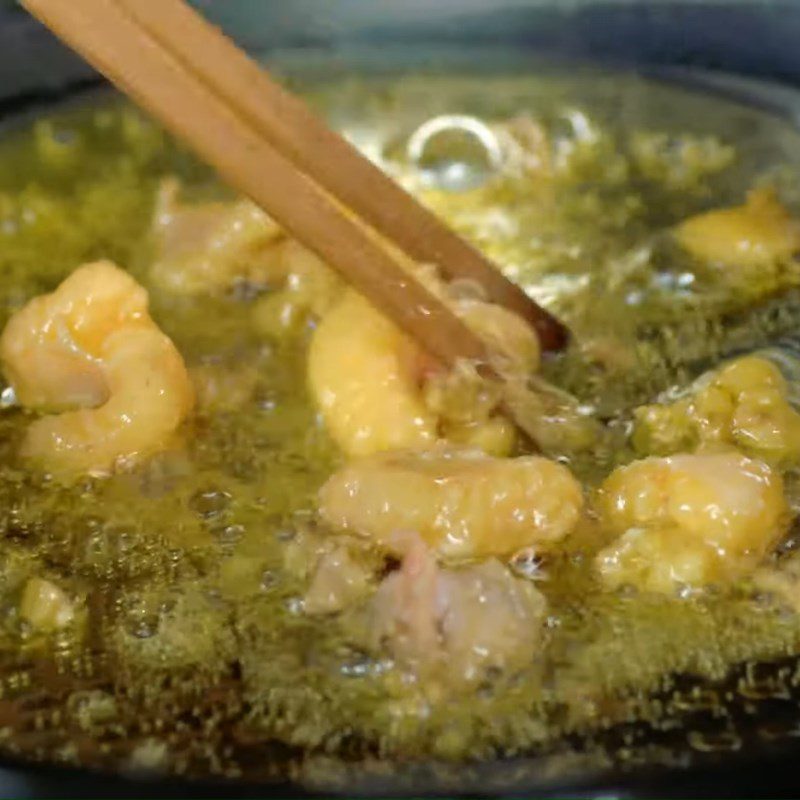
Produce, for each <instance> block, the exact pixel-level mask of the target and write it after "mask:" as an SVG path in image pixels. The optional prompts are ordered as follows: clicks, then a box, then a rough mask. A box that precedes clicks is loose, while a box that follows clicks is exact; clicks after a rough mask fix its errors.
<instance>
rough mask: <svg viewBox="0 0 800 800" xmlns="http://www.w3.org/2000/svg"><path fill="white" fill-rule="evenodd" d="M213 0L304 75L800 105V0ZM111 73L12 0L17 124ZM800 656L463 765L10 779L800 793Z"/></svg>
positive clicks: (28, 787)
mask: <svg viewBox="0 0 800 800" xmlns="http://www.w3.org/2000/svg"><path fill="white" fill-rule="evenodd" d="M67 1H68V0H65V2H67ZM197 5H198V6H199V7H200V8H201V9H202V11H203V13H205V14H206V15H208V16H209V17H210V18H212V19H213V20H215V21H216V22H218V23H219V24H220V25H222V26H223V28H225V29H226V30H227V31H228V32H229V33H230V34H231V35H232V36H233V37H234V38H236V39H237V41H238V42H240V43H241V44H242V45H243V46H245V47H246V48H248V49H249V50H251V51H252V52H253V53H254V54H257V55H258V56H259V57H265V58H267V59H269V60H272V61H274V62H275V63H277V64H284V65H288V66H287V67H286V69H287V71H288V73H289V74H291V72H292V65H293V64H294V65H297V64H303V65H305V66H306V67H307V66H308V65H317V68H318V69H323V70H326V71H328V72H331V71H333V72H335V71H336V70H338V69H342V70H344V69H347V70H353V69H355V70H361V71H364V72H367V73H369V74H374V73H376V72H386V73H393V72H398V71H403V70H414V69H420V68H430V67H448V68H451V67H454V68H466V67H469V68H470V69H475V70H482V69H486V70H492V69H508V67H509V66H515V67H516V68H519V67H521V66H524V67H525V68H528V69H531V68H533V65H535V64H536V63H539V62H544V61H547V62H553V61H555V62H560V63H569V62H576V61H577V62H583V63H585V64H589V65H591V64H598V65H604V66H609V65H611V66H615V67H623V68H628V69H632V70H635V71H638V72H641V73H644V74H647V75H649V76H652V77H654V78H657V79H662V80H669V81H678V82H681V83H689V84H694V85H696V86H697V87H698V88H699V89H703V90H705V91H714V92H717V93H722V94H727V95H730V96H733V97H735V98H737V99H739V100H741V101H742V102H746V103H751V104H755V105H758V106H760V107H762V108H764V109H767V110H768V111H770V112H772V113H776V114H780V115H782V116H784V117H786V118H787V119H789V120H791V121H793V122H794V121H795V120H800V47H798V44H797V43H798V41H800V2H797V0H783V2H781V1H780V0H752V2H748V1H747V0H684V1H683V2H679V1H678V0H667V1H666V2H661V1H660V0H630V1H629V2H624V1H623V0H618V1H617V2H610V1H609V0H598V1H597V2H592V0H549V1H548V0H538V1H537V0H437V2H432V0H333V2H332V0H198V2H197ZM101 85H102V81H101V79H100V78H99V77H98V76H97V75H96V74H95V73H93V72H92V70H91V69H90V68H88V67H87V66H86V65H84V64H83V63H82V62H81V61H80V60H79V59H77V58H76V57H74V56H73V55H72V54H70V53H69V52H68V51H67V50H66V49H65V48H64V47H62V46H61V45H60V44H59V43H58V42H57V41H55V40H54V39H53V38H52V37H51V36H50V35H49V34H48V33H47V32H46V31H45V30H43V29H42V28H41V27H40V26H39V25H38V24H37V23H35V22H33V21H32V20H31V19H29V18H28V17H27V15H26V14H25V13H24V12H23V11H22V10H21V9H20V8H19V7H18V6H17V5H16V4H15V3H13V2H9V1H8V0H0V127H2V126H4V125H5V124H8V123H12V122H13V121H14V120H15V119H17V118H18V117H19V115H20V114H27V113H31V112H33V111H36V110H38V109H41V108H46V107H47V106H48V104H52V103H56V102H60V101H61V100H63V99H64V98H68V97H70V96H72V95H74V94H76V93H80V92H83V91H85V90H87V89H91V88H95V87H98V86H101ZM795 90H797V91H795ZM0 188H2V187H0ZM796 662H797V660H796V659H786V660H784V661H782V662H780V663H775V664H769V665H761V666H759V667H758V668H757V670H756V672H757V674H755V675H754V674H753V671H754V667H753V666H752V665H750V666H742V667H741V668H740V669H738V670H734V671H733V672H732V674H731V675H730V676H729V677H728V678H726V680H725V682H724V683H722V684H720V685H716V686H714V687H712V689H713V691H715V692H717V693H718V696H719V697H721V698H723V700H724V702H723V704H722V705H723V706H724V714H723V716H722V717H720V716H719V714H718V713H717V712H715V713H714V714H712V713H710V712H709V710H708V708H705V707H704V706H703V704H702V703H701V702H696V703H694V705H693V704H692V703H691V702H686V703H684V706H683V710H682V711H681V713H679V714H678V713H676V715H675V724H674V725H672V726H664V729H655V728H647V727H645V726H643V725H641V724H638V725H634V724H630V725H620V726H616V727H615V728H614V729H611V730H609V731H606V732H603V733H601V734H598V735H596V736H594V737H592V738H591V739H587V740H584V741H580V742H577V741H576V742H571V743H570V744H571V752H572V755H570V756H566V755H565V754H559V753H555V754H549V755H547V756H541V755H538V756H537V755H536V754H522V755H520V756H518V757H516V758H514V759H505V760H496V761H492V762H486V763H480V764H467V765H457V766H454V765H446V764H436V763H414V764H389V765H387V764H380V765H365V764H349V765H348V764H344V763H335V762H329V761H309V762H303V763H302V767H301V768H300V769H299V770H298V769H295V770H294V771H291V772H290V771H289V769H288V767H289V765H290V764H294V765H295V767H296V766H297V763H298V762H297V760H296V754H292V753H287V752H285V751H283V750H281V749H280V748H277V747H276V748H265V749H264V751H263V752H262V753H261V754H260V757H262V758H264V759H275V761H276V763H283V761H285V763H286V765H287V771H286V778H285V780H279V781H277V782H273V783H262V784H258V785H255V784H246V783H237V782H233V783H215V782H207V781H197V780H193V781H191V782H188V781H181V780H176V779H169V780H164V779H160V778H156V777H147V776H142V775H139V776H136V777H133V776H121V775H111V774H104V773H100V772H91V771H89V770H85V771H84V770H77V769H67V768H61V767H58V766H55V765H52V764H42V763H37V764H32V763H20V762H14V761H13V760H11V759H9V758H5V759H4V760H3V761H2V766H0V796H3V797H77V796H83V797H101V796H102V797H109V796H118V797H134V796H135V797H140V796H142V795H144V794H149V795H153V796H159V797H184V796H185V797H216V796H229V797H264V796H275V797H300V796H309V795H313V794H318V793H324V794H326V795H328V796H330V795H331V794H342V795H348V796H353V795H361V794H364V795H373V796H382V797H386V796H392V795H402V796H417V797H419V796H423V795H424V796H448V797H455V796H470V797H489V796H491V797H513V796H559V797H608V798H611V797H620V798H627V797H632V798H633V797H667V796H672V797H690V796H719V797H726V796H751V797H757V796H765V797H766V796H770V797H778V796H786V797H791V796H796V795H797V794H798V791H799V790H800V778H798V771H797V763H798V761H800V692H797V691H796V690H795V689H794V688H793V686H792V681H791V680H790V677H791V676H793V675H794V674H795V670H796V669H797V667H798V663H796ZM798 674H800V673H798ZM676 687H677V688H676V689H675V690H674V691H673V693H672V695H671V699H672V700H674V699H675V697H681V696H682V697H685V698H691V697H695V695H694V694H692V691H691V688H692V687H691V682H690V681H689V682H688V683H687V684H686V686H685V687H683V688H682V684H681V682H680V680H679V681H678V683H677V684H676ZM742 687H747V691H744V690H743V688H742ZM684 689H685V691H684ZM721 720H722V722H721ZM698 742H702V743H704V746H698ZM575 752H577V753H578V755H577V756H576V755H574V753H575ZM1 753H2V749H0V754H1ZM0 758H2V755H0ZM290 775H291V776H292V777H291V778H290V777H289V776H290Z"/></svg>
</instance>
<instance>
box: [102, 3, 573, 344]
mask: <svg viewBox="0 0 800 800" xmlns="http://www.w3.org/2000/svg"><path fill="white" fill-rule="evenodd" d="M116 2H117V3H118V4H119V5H120V6H123V7H124V8H125V9H126V11H127V12H128V13H129V14H130V15H131V17H132V18H134V19H135V20H137V22H139V23H140V24H141V26H142V27H143V28H145V29H146V30H147V31H148V32H149V33H150V34H151V35H152V36H154V37H155V38H157V39H158V40H159V41H161V42H162V43H163V44H165V45H167V46H168V47H169V49H170V50H171V51H172V52H173V53H174V54H175V55H176V56H178V57H179V58H181V59H182V60H183V62H184V64H185V65H186V66H187V68H188V69H191V70H194V71H195V72H196V73H197V74H198V76H199V77H201V78H202V81H203V82H204V83H205V84H206V85H207V86H208V87H209V88H211V89H213V90H214V91H216V92H217V93H218V94H219V95H220V96H222V97H224V98H225V99H226V100H227V101H228V102H229V103H230V104H231V105H232V106H233V107H234V108H236V110H237V111H238V112H239V113H240V114H241V115H242V116H243V117H244V118H245V119H247V120H248V121H249V122H250V123H251V125H252V126H253V127H254V129H255V130H257V131H258V132H259V133H261V134H262V135H263V136H264V137H265V138H266V139H267V140H268V141H270V142H271V143H272V144H273V146H275V147H276V149H278V150H279V151H280V152H281V153H283V154H284V155H285V156H286V157H287V158H289V159H290V160H292V161H293V162H294V163H295V164H296V165H297V166H298V167H300V169H302V170H303V171H304V172H305V173H307V174H308V175H313V176H314V180H315V181H317V183H319V185H320V186H322V187H323V188H325V189H327V190H328V191H329V192H330V193H331V194H333V195H334V196H335V197H337V198H338V199H339V200H341V201H342V202H343V203H344V204H345V205H346V206H348V207H349V208H351V209H352V210H353V211H355V212H357V213H358V214H359V215H360V216H361V217H362V218H363V219H364V220H365V221H366V222H368V223H369V224H370V225H372V226H373V227H374V228H375V229H376V230H377V231H378V232H380V233H381V234H383V235H384V236H386V238H387V239H389V240H391V241H392V242H393V243H394V244H396V245H397V246H398V247H400V248H401V249H402V250H404V251H405V252H406V253H407V254H408V255H409V256H410V257H411V258H412V259H414V260H416V261H422V262H427V263H432V264H436V266H437V267H439V268H440V269H441V271H442V272H443V274H444V275H445V276H446V277H448V278H450V279H453V278H469V279H471V280H473V281H476V282H477V283H479V284H480V285H481V286H482V287H483V290H484V291H485V293H486V296H487V298H488V299H489V300H491V301H492V302H495V303H498V304H500V305H503V306H506V307H507V308H509V309H511V310H512V311H515V312H516V313H517V314H519V315H520V316H521V317H522V318H523V319H525V320H527V321H528V322H529V323H530V324H531V325H533V326H534V328H535V329H536V331H537V334H538V336H539V340H540V342H541V345H542V347H543V349H545V350H551V349H558V348H560V347H562V346H563V345H564V343H565V342H566V339H567V332H566V329H565V328H564V327H563V326H562V325H561V323H559V322H558V321H557V320H556V319H555V318H554V317H552V316H551V315H550V314H549V313H548V312H546V311H545V310H544V309H542V308H540V307H539V306H538V305H537V304H536V303H534V301H533V300H532V299H531V298H529V297H528V296H527V295H526V294H525V292H523V291H522V289H520V288H519V287H518V286H517V285H516V284H514V283H513V282H511V281H509V280H507V279H506V278H505V277H504V276H503V275H502V273H501V272H500V270H499V269H498V268H497V267H496V266H495V265H493V264H492V263H491V262H490V261H488V259H486V258H485V257H484V256H483V255H482V254H481V253H479V252H478V251H477V250H476V249H475V248H473V247H472V246H471V245H469V244H468V243H467V242H466V241H464V240H463V239H462V238H461V237H459V236H458V235H456V234H455V233H454V232H453V231H452V230H450V228H448V227H447V226H446V225H444V224H443V223H442V222H441V221H440V220H439V219H438V218H437V217H436V216H435V215H434V214H432V213H431V212H430V211H428V210H427V209H426V208H425V207H424V206H422V205H421V204H420V203H419V202H418V201H417V200H416V199H414V198H413V197H412V196H411V195H410V194H408V192H406V191H405V190H404V189H403V188H402V187H401V186H399V185H398V184H397V183H396V182H395V181H393V180H392V179H390V178H389V177H388V176H386V175H385V174H384V173H383V172H382V171H381V170H380V169H379V168H378V167H376V166H375V165H374V164H372V163H371V162H370V161H369V160H368V159H366V158H364V156H362V155H361V154H360V153H359V152H358V151H357V150H356V149H355V148H354V147H353V146H352V145H351V144H350V143H349V142H347V141H346V140H345V139H344V138H343V137H341V136H339V135H338V134H336V133H334V132H333V131H331V130H330V129H328V128H327V127H326V126H325V124H324V123H323V122H322V121H321V120H320V119H319V118H318V117H317V116H316V115H315V114H314V113H312V112H311V111H310V110H309V108H308V107H307V106H306V105H305V103H303V102H302V101H301V100H300V99H299V98H297V97H295V96H294V95H292V94H290V93H289V92H286V91H285V90H284V89H283V88H282V87H281V86H280V85H279V84H278V83H276V82H275V81H273V80H272V79H271V78H270V77H269V75H268V74H267V73H266V72H265V71H264V70H263V69H261V68H260V67H259V66H258V65H257V64H256V63H255V62H254V61H252V60H251V59H250V58H249V57H248V56H247V55H246V54H245V53H244V52H243V51H242V50H241V49H239V48H238V47H237V46H236V45H235V44H234V43H233V42H231V41H230V40H229V39H228V38H227V37H225V36H224V35H223V34H222V33H221V32H220V31H218V30H217V29H216V28H215V27H214V26H212V25H211V24H210V23H208V22H207V21H206V20H205V19H204V18H203V17H202V16H201V15H200V14H198V13H197V12H195V11H193V10H192V9H191V8H190V7H189V6H188V5H187V4H186V3H185V2H183V1H182V0H116ZM177 32H179V35H176V34H177ZM198 53H202V55H203V57H202V58H201V59H198V58H197V54H198Z"/></svg>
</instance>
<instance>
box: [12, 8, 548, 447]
mask: <svg viewBox="0 0 800 800" xmlns="http://www.w3.org/2000/svg"><path fill="white" fill-rule="evenodd" d="M23 5H25V6H26V8H28V10H29V11H30V12H31V13H32V14H34V16H36V17H38V18H39V19H40V20H41V21H42V22H44V23H45V24H46V25H47V26H48V27H49V28H50V29H51V30H53V31H54V32H55V33H56V34H57V35H59V36H60V37H61V38H62V39H63V40H64V41H66V42H67V43H68V44H70V45H71V46H72V47H73V48H74V49H75V50H76V51H78V52H79V53H80V54H82V55H83V56H84V57H85V58H86V59H87V60H88V61H89V62H90V63H92V64H93V65H94V66H95V67H96V68H97V69H99V70H100V71H101V72H103V73H104V74H105V75H106V76H107V77H109V79H110V80H112V81H113V82H114V83H116V84H117V85H118V86H119V87H120V88H121V89H122V90H123V91H125V92H126V93H127V94H128V95H130V96H131V97H132V98H133V99H134V100H135V101H136V102H138V103H139V104H140V105H141V106H142V107H143V108H145V109H146V110H148V111H149V112H150V113H151V114H153V116H155V117H156V118H157V119H159V120H160V121H161V122H162V123H163V124H164V125H165V126H166V127H167V128H168V129H169V130H171V131H172V132H173V133H174V134H176V135H177V136H178V137H180V138H182V139H183V140H185V141H186V142H187V143H188V144H189V145H190V146H192V147H193V148H194V150H195V151H196V152H197V153H198V154H199V155H200V156H201V157H202V158H203V159H205V160H206V161H207V162H208V163H210V164H212V165H213V166H215V167H216V168H217V170H218V171H219V173H220V174H221V175H222V177H223V178H225V179H226V180H227V182H228V183H230V184H231V185H232V186H233V187H235V188H237V189H238V190H240V191H241V192H243V193H244V194H246V195H248V196H249V197H251V198H252V199H253V200H254V201H255V202H256V203H257V204H258V205H260V206H261V207H262V208H264V209H265V210H266V211H267V212H268V213H269V214H270V215H271V216H272V217H274V218H275V220H276V221H277V222H278V223H279V224H280V225H282V226H283V227H284V228H285V229H286V230H288V231H289V232H290V233H292V234H293V235H294V236H296V238H297V239H298V240H300V241H301V242H303V243H304V244H306V245H307V246H308V247H309V248H310V249H312V250H314V251H315V252H316V253H317V254H318V255H319V256H320V257H321V258H322V259H323V260H324V261H325V262H326V263H328V264H330V266H332V267H333V268H334V269H336V270H337V271H338V272H339V273H340V274H341V275H342V276H343V277H344V278H345V279H346V280H347V281H348V282H349V283H350V284H351V285H353V286H354V287H355V288H356V289H357V290H358V291H359V292H361V293H362V294H363V295H364V296H365V297H367V298H368V299H369V300H370V301H371V302H372V303H373V304H374V305H375V306H376V307H377V308H379V309H380V310H381V311H383V312H384V313H386V314H387V316H389V318H390V319H392V320H393V321H394V322H395V323H396V324H397V325H398V326H399V327H400V328H402V329H403V330H405V331H406V332H407V333H409V334H410V335H411V336H412V337H413V338H415V339H416V340H417V341H418V342H420V343H421V344H422V345H423V346H424V347H425V348H426V349H428V350H429V351H430V352H431V354H432V355H434V356H436V357H437V358H439V359H440V360H441V361H443V362H444V363H445V364H448V365H453V364H455V363H456V362H457V361H458V360H460V359H469V360H471V361H474V362H476V364H477V365H478V366H479V368H480V369H481V372H482V374H484V375H486V376H488V377H492V378H494V379H497V380H501V381H502V380H503V378H502V376H500V375H499V374H498V371H497V369H496V368H495V365H494V364H493V360H492V357H491V356H492V354H491V353H490V352H489V351H488V350H487V348H486V346H485V344H484V342H483V341H482V340H481V339H480V337H479V336H477V335H476V334H475V333H474V332H473V331H472V330H471V329H470V328H469V327H467V326H466V325H465V324H464V323H463V322H462V321H461V320H460V319H459V318H458V317H457V316H456V315H455V314H454V313H453V312H452V311H451V310H450V308H448V307H447V306H446V305H445V304H444V303H442V302H441V301H440V300H439V299H438V298H437V297H435V296H434V295H433V294H431V293H430V292H429V291H428V290H427V289H426V288H425V287H424V286H423V285H422V284H421V283H420V282H419V281H417V280H416V279H415V277H414V276H413V275H412V274H411V273H410V272H409V271H408V270H407V269H406V268H405V267H404V266H403V264H402V263H401V262H400V261H399V260H398V258H397V257H396V256H395V255H394V254H393V253H390V252H389V251H388V250H387V249H386V248H385V247H383V246H381V245H380V244H379V243H378V242H377V241H376V239H375V237H374V236H373V235H371V234H370V232H368V231H367V230H366V229H365V227H364V226H363V224H361V223H360V222H357V221H354V220H353V219H351V218H350V217H349V216H348V215H347V214H346V213H345V212H344V211H343V210H342V209H341V208H340V206H339V205H338V204H337V203H336V202H335V201H334V200H332V199H331V197H330V196H329V195H328V194H327V193H326V192H325V191H324V190H323V189H321V188H320V187H319V186H317V184H316V183H315V182H314V181H313V180H311V179H310V178H309V177H308V176H306V175H304V174H302V173H301V172H300V171H299V170H298V169H297V167H296V166H295V165H294V164H293V163H292V162H291V161H289V160H288V159H287V158H285V157H284V156H283V155H282V153H280V152H278V151H277V150H276V148H275V147H274V146H273V145H272V144H271V143H270V142H269V141H267V140H266V139H265V137H264V136H263V135H262V134H261V133H260V132H259V131H257V130H254V129H253V127H252V126H251V125H250V123H249V122H248V121H247V120H246V119H243V118H242V116H241V115H240V114H239V113H238V111H237V110H236V109H234V108H231V107H230V105H229V103H228V102H227V97H224V96H220V95H219V94H218V93H217V92H214V91H212V90H211V89H209V87H208V86H207V85H206V84H205V83H204V81H203V80H202V79H201V78H200V77H199V76H198V75H197V73H196V72H195V71H193V70H190V69H189V68H187V66H186V64H185V63H184V61H183V59H180V58H177V57H176V56H175V55H174V54H173V52H172V50H171V49H170V48H169V47H168V46H167V43H166V42H165V41H162V40H160V39H157V38H156V37H154V36H153V35H152V34H151V33H150V32H149V31H147V30H145V29H144V28H143V27H141V25H140V24H139V22H138V21H137V19H136V18H135V17H133V16H131V15H130V14H129V13H128V12H127V10H126V8H125V7H124V6H123V5H122V4H121V3H120V2H119V0H23ZM177 33H178V35H179V34H180V32H177ZM506 410H507V412H508V413H509V414H510V416H511V417H512V418H513V419H514V420H515V422H516V423H517V425H518V426H519V427H520V428H521V430H523V432H525V433H526V434H527V435H528V437H529V438H530V439H531V440H532V441H534V442H535V440H536V436H535V431H536V424H535V420H530V419H526V417H525V414H523V413H518V412H517V410H516V404H514V403H507V404H506Z"/></svg>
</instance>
